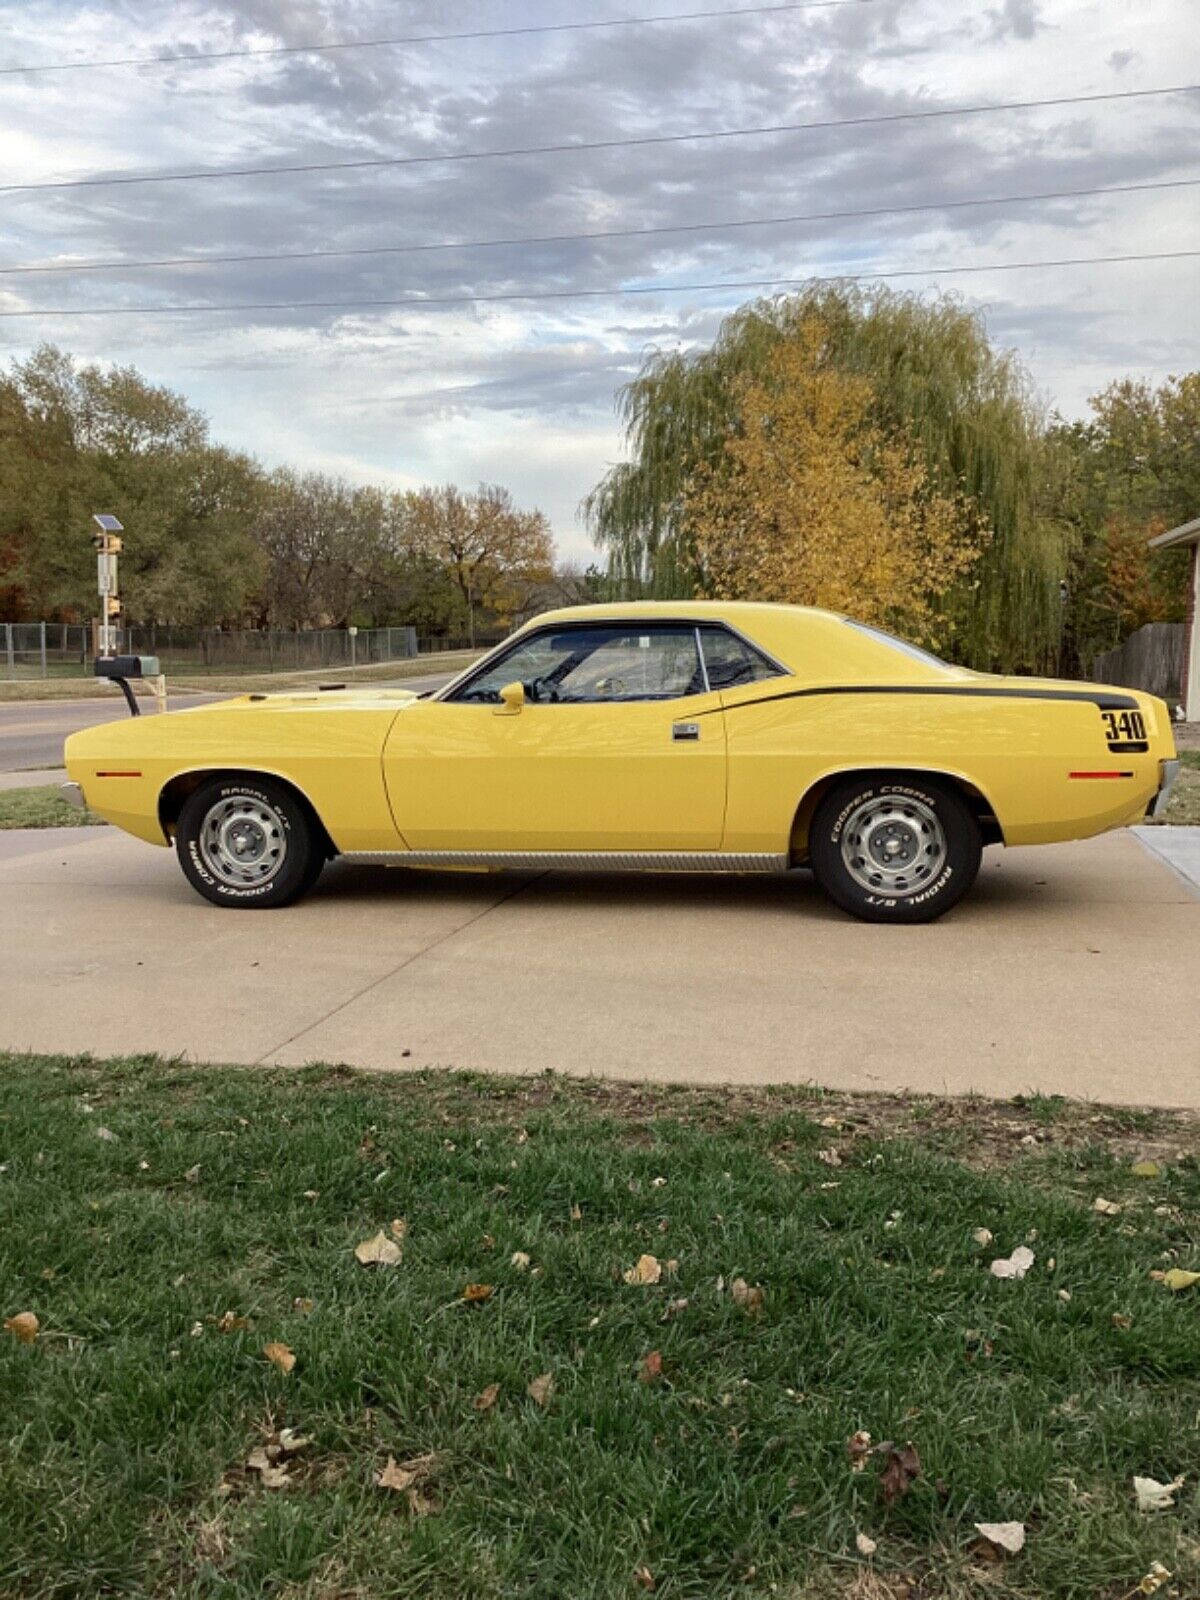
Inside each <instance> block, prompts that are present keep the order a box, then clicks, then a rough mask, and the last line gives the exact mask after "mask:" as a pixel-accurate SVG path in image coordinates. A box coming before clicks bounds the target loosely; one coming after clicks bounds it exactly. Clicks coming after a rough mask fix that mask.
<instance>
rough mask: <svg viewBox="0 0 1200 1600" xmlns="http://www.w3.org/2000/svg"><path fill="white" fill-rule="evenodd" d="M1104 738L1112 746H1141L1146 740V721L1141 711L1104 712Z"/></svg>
mask: <svg viewBox="0 0 1200 1600" xmlns="http://www.w3.org/2000/svg"><path fill="white" fill-rule="evenodd" d="M1100 715H1101V716H1102V717H1103V718H1104V736H1105V738H1106V739H1107V740H1108V742H1109V744H1111V745H1121V744H1141V743H1144V741H1145V738H1146V719H1145V717H1144V716H1143V715H1142V713H1141V712H1140V711H1102V712H1101V713H1100Z"/></svg>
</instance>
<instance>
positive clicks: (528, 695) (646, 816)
mask: <svg viewBox="0 0 1200 1600" xmlns="http://www.w3.org/2000/svg"><path fill="white" fill-rule="evenodd" d="M514 682H516V683H521V684H522V685H523V686H524V697H525V698H524V704H523V705H521V707H520V709H519V710H516V711H515V712H514V711H511V710H510V709H508V708H507V707H506V706H505V705H504V704H503V703H502V702H501V698H500V690H501V689H502V688H504V687H505V686H506V685H508V684H511V683H514ZM384 774H385V779H386V782H387V788H388V796H389V799H390V802H391V805H392V811H393V815H394V816H395V819H396V826H397V828H398V829H399V831H400V833H401V835H402V836H403V838H404V841H405V843H406V844H407V845H408V847H409V848H410V849H412V850H421V851H426V850H439V851H462V852H479V851H521V852H528V851H555V852H565V851H595V850H601V851H629V852H639V851H646V852H653V851H710V850H717V849H718V848H719V847H720V843H721V833H722V828H723V826H724V817H725V728H724V718H723V715H722V711H721V704H720V696H719V695H718V694H717V693H716V692H715V691H714V690H710V689H709V687H708V683H707V678H706V676H705V671H704V665H703V662H702V659H701V656H700V652H699V643H698V640H697V636H696V629H695V628H694V627H693V626H691V625H690V624H679V625H665V624H647V623H642V622H630V623H625V622H620V621H618V622H613V623H606V624H603V625H601V624H596V623H589V624H584V625H580V624H576V625H574V626H569V627H564V626H561V625H560V626H559V627H547V628H546V629H543V630H539V631H538V632H537V633H535V634H532V635H526V636H524V637H523V638H522V639H521V640H520V641H518V642H517V643H516V644H514V645H513V646H512V648H511V649H510V650H509V651H507V652H506V653H505V654H504V655H503V656H502V657H501V658H499V659H497V660H495V661H493V662H492V663H490V664H489V665H487V666H486V667H485V668H483V669H482V670H481V671H480V672H479V673H478V674H476V675H475V676H474V677H472V678H470V679H468V680H466V681H465V682H464V683H462V684H461V685H459V686H458V687H457V689H456V690H455V691H454V693H453V695H452V697H451V698H448V699H445V700H429V701H422V702H419V703H418V704H416V705H414V706H412V707H410V708H409V709H408V710H406V711H405V712H403V713H402V714H401V715H400V716H398V717H397V718H396V721H395V724H394V725H393V728H392V731H391V733H390V735H389V737H388V741H387V745H386V747H385V750H384Z"/></svg>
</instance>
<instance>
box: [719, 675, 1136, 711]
mask: <svg viewBox="0 0 1200 1600" xmlns="http://www.w3.org/2000/svg"><path fill="white" fill-rule="evenodd" d="M828 694H936V695H954V696H957V697H962V696H968V697H972V698H975V699H981V700H1082V701H1083V702H1084V703H1085V704H1087V705H1093V706H1097V707H1098V708H1099V709H1100V710H1101V711H1136V710H1137V709H1138V703H1137V701H1136V700H1135V699H1133V697H1132V696H1131V695H1126V694H1113V693H1111V692H1110V691H1109V690H1106V689H986V688H979V689H975V688H971V687H969V686H968V685H967V684H957V683H956V684H941V683H929V684H909V683H846V684H828V685H825V686H824V687H822V688H819V689H789V690H788V692H787V693H786V694H765V695H763V696H762V698H761V699H759V700H740V701H738V702H737V704H736V705H731V706H726V707H725V708H724V709H725V710H726V711H740V710H741V709H742V708H743V707H744V706H761V705H767V704H769V703H770V702H771V701H773V700H806V699H809V698H810V697H811V696H814V695H828ZM696 715H697V716H701V717H706V716H712V715H713V713H712V712H711V711H700V712H697V713H696Z"/></svg>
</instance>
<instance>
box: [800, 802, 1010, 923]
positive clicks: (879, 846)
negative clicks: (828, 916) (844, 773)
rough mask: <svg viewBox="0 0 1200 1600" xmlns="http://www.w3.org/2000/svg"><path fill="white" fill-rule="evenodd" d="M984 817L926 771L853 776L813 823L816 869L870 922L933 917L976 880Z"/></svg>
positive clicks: (830, 890) (832, 891)
mask: <svg viewBox="0 0 1200 1600" xmlns="http://www.w3.org/2000/svg"><path fill="white" fill-rule="evenodd" d="M982 853H983V841H982V837H981V835H980V831H979V823H978V821H977V820H976V818H975V816H974V815H973V813H972V812H971V811H970V809H969V808H968V807H967V805H966V804H965V803H964V801H963V800H962V798H961V797H960V796H959V795H958V794H957V793H956V792H955V791H954V790H953V789H952V788H950V787H949V785H947V784H943V783H938V782H937V781H936V780H934V779H924V778H919V777H915V776H914V777H911V778H908V777H905V778H889V777H887V776H886V775H880V776H879V777H875V778H872V777H868V776H862V777H855V778H847V779H844V780H843V781H842V782H840V783H837V784H835V785H834V787H833V788H832V789H831V790H830V791H829V793H828V794H827V795H826V796H825V798H824V799H823V800H822V801H821V803H820V805H819V806H818V807H817V810H816V814H815V816H814V817H813V821H812V827H811V828H810V830H809V839H808V854H809V860H810V862H811V863H812V869H813V874H814V876H815V877H816V879H817V882H818V883H819V884H820V885H821V887H822V889H824V890H825V893H826V894H827V895H828V896H829V897H830V899H831V900H833V901H835V902H836V903H837V904H838V905H839V906H841V907H842V909H843V910H844V911H849V912H850V913H851V915H852V916H856V917H859V918H861V919H862V920H863V921H864V922H910V923H911V922H932V921H933V920H934V918H935V917H940V916H941V915H942V913H943V912H944V911H949V909H950V907H951V906H953V905H956V904H957V903H958V901H959V900H961V899H962V897H963V895H964V894H966V892H967V890H968V889H969V888H970V887H971V885H972V884H973V883H974V881H975V876H976V874H977V873H978V871H979V863H980V859H981V857H982Z"/></svg>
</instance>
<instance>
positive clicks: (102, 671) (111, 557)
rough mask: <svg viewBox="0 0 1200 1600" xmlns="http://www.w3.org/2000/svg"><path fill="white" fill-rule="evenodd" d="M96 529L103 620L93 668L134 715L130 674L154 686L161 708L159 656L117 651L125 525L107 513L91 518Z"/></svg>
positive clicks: (162, 682) (163, 694)
mask: <svg viewBox="0 0 1200 1600" xmlns="http://www.w3.org/2000/svg"><path fill="white" fill-rule="evenodd" d="M92 521H93V522H94V523H95V524H96V532H95V533H94V534H93V535H92V543H93V544H94V545H95V547H96V588H97V589H98V591H99V594H100V620H99V622H98V623H97V625H96V660H95V664H94V669H93V670H94V672H95V675H96V677H98V678H108V679H109V680H110V681H111V682H113V683H115V684H116V685H117V687H118V688H119V689H120V691H121V693H122V694H123V695H124V696H125V702H126V704H127V705H128V707H129V713H130V715H131V716H134V717H136V716H139V715H140V712H139V709H138V703H137V699H136V698H135V696H134V693H133V690H132V689H131V688H130V687H129V680H130V678H145V679H148V680H149V681H150V683H151V684H152V686H153V689H154V697H155V699H156V700H157V701H158V709H159V710H160V711H165V710H166V709H167V680H166V678H165V677H163V675H162V673H161V672H160V671H159V669H158V657H157V656H123V655H119V654H118V651H119V649H120V644H121V584H120V578H119V576H118V572H117V557H118V556H119V555H120V554H121V551H122V549H123V548H124V546H123V544H122V542H121V535H122V534H123V533H124V532H125V529H124V527H123V526H122V524H121V523H120V522H118V521H117V519H116V517H111V516H108V515H107V514H102V515H97V516H94V517H93V518H92Z"/></svg>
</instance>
